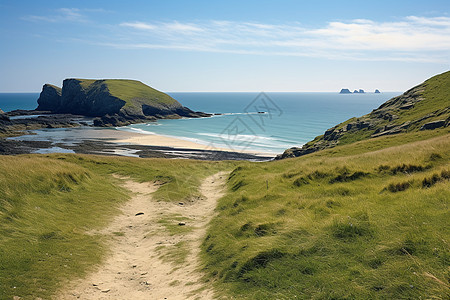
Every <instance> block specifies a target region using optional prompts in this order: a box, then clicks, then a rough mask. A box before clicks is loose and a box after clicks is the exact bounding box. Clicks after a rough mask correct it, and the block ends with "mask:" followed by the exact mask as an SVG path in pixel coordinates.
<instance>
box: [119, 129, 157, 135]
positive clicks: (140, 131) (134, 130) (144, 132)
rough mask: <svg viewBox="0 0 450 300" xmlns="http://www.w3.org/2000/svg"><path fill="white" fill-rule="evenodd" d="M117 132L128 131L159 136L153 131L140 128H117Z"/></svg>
mask: <svg viewBox="0 0 450 300" xmlns="http://www.w3.org/2000/svg"><path fill="white" fill-rule="evenodd" d="M115 129H116V130H122V131H128V132H137V133H141V134H150V135H151V134H157V133H155V132H153V131H148V130H144V129H140V128H134V127H115Z"/></svg>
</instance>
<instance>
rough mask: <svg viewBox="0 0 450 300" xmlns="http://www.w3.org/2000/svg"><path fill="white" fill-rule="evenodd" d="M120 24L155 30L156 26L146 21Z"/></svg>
mask: <svg viewBox="0 0 450 300" xmlns="http://www.w3.org/2000/svg"><path fill="white" fill-rule="evenodd" d="M120 26H125V27H131V28H134V29H139V30H154V29H156V26H154V25H150V24H147V23H144V22H125V23H121V24H120Z"/></svg>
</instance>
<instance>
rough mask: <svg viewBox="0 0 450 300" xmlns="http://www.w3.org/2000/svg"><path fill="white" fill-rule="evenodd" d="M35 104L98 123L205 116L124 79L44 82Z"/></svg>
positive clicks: (55, 111)
mask: <svg viewBox="0 0 450 300" xmlns="http://www.w3.org/2000/svg"><path fill="white" fill-rule="evenodd" d="M38 104H39V106H38V108H37V110H40V111H51V112H54V113H69V114H79V115H85V116H91V117H99V119H97V120H96V125H98V126H107V125H126V124H129V123H136V122H144V121H149V120H155V119H157V118H180V117H200V116H208V115H207V114H203V113H198V112H197V113H196V112H193V111H191V110H190V109H188V108H186V107H183V106H182V105H181V104H180V103H179V102H178V101H177V100H175V99H173V98H172V97H170V96H169V95H167V94H165V93H163V92H160V91H158V90H156V89H154V88H151V87H149V86H147V85H145V84H143V83H142V82H140V81H136V80H126V79H102V80H92V79H66V80H64V82H63V87H62V89H59V88H58V87H55V86H52V85H49V84H46V85H44V87H43V89H42V92H41V95H40V97H39V99H38Z"/></svg>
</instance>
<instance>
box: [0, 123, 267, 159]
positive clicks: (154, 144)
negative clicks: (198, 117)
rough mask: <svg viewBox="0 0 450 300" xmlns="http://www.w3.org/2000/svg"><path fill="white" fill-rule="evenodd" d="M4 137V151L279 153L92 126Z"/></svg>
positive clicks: (195, 155)
mask: <svg viewBox="0 0 450 300" xmlns="http://www.w3.org/2000/svg"><path fill="white" fill-rule="evenodd" d="M23 133H24V134H23V135H20V136H16V137H10V138H6V139H2V140H3V141H2V142H1V143H0V154H3V155H11V154H12V155H14V154H32V153H38V154H49V153H79V154H94V155H115V156H128V157H141V158H151V157H153V158H181V159H199V160H250V161H268V160H272V159H274V157H275V154H268V153H260V152H251V151H233V150H231V149H223V148H217V147H210V146H207V145H202V144H200V143H195V142H192V141H186V140H183V139H178V138H174V137H167V136H163V135H158V134H143V133H138V132H130V131H127V130H119V129H113V128H98V127H90V126H81V127H72V128H58V129H45V128H43V129H37V130H35V131H34V132H33V133H35V134H30V133H28V134H27V132H23Z"/></svg>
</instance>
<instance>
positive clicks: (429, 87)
mask: <svg viewBox="0 0 450 300" xmlns="http://www.w3.org/2000/svg"><path fill="white" fill-rule="evenodd" d="M449 74H450V73H448V72H447V73H444V74H442V75H439V76H437V77H434V78H432V79H430V80H427V81H426V82H425V83H424V84H423V85H420V86H418V87H416V88H414V89H412V90H410V91H408V92H406V93H405V95H404V96H403V97H402V96H401V97H399V98H393V99H392V100H390V101H388V102H387V103H386V104H384V105H382V106H381V107H380V109H379V110H378V111H377V112H372V113H371V114H369V115H367V116H370V118H369V117H368V119H364V120H350V121H349V122H347V123H346V124H344V125H342V124H341V125H338V126H337V127H335V128H334V129H333V130H335V129H337V130H340V129H343V128H346V130H345V131H341V132H345V133H344V134H343V135H342V136H341V137H345V136H347V137H351V136H353V138H348V139H347V140H345V138H343V139H342V141H345V142H342V143H340V144H339V146H338V147H330V148H326V149H323V150H322V151H319V152H315V153H313V154H310V155H306V156H302V157H298V158H291V159H285V160H280V161H272V162H265V163H251V162H226V161H222V162H207V161H192V160H165V159H137V158H120V157H102V156H87V155H73V154H64V155H25V156H4V157H0V298H1V299H11V298H12V297H13V296H15V295H18V296H21V297H25V298H27V299H28V298H29V299H34V298H35V297H42V298H44V299H47V298H49V297H51V296H52V295H53V294H54V293H55V291H56V290H57V289H58V288H60V287H61V286H62V285H64V283H65V282H66V281H67V280H71V279H74V278H77V277H79V276H83V274H86V272H89V271H90V270H92V268H94V267H95V265H97V264H99V263H101V262H102V260H103V259H104V257H105V254H106V249H105V246H104V245H105V239H106V238H107V237H105V236H100V235H92V234H89V232H92V231H93V230H95V229H98V228H101V227H103V226H105V225H106V224H107V222H108V221H109V220H111V219H112V218H113V217H114V215H115V214H117V213H118V210H117V207H118V205H119V204H121V203H123V202H124V201H126V200H127V199H128V197H129V195H128V194H127V193H126V192H125V191H124V190H123V189H122V188H120V187H119V186H118V185H117V179H114V177H113V176H112V174H120V175H123V176H130V177H132V178H134V179H135V180H138V181H158V182H160V183H161V184H162V185H161V187H160V188H159V189H158V191H157V192H155V193H154V196H153V197H154V199H155V201H180V200H182V201H190V200H193V199H196V198H198V197H201V195H200V194H199V192H198V187H199V185H200V183H201V180H202V179H204V178H206V177H207V176H208V175H211V174H214V173H216V172H218V171H223V170H225V171H230V172H231V171H232V172H231V173H230V175H229V177H228V180H227V192H226V195H225V196H224V197H223V198H222V199H220V200H219V203H218V206H217V209H216V211H217V214H216V215H215V216H214V218H213V220H212V221H211V223H210V224H209V228H208V232H207V236H206V237H205V239H204V241H203V244H202V252H201V259H202V269H203V271H204V273H205V281H208V282H210V283H212V284H214V286H215V288H216V291H217V295H218V296H219V297H220V298H225V299H295V298H298V299H449V298H450V292H449V291H450V289H449V287H450V247H449V240H450V227H449V221H448V220H449V219H450V213H449V212H450V211H449V204H450V190H449V180H450V152H449V151H448V149H450V128H449V127H448V126H447V127H446V126H442V127H440V128H437V129H434V130H420V127H421V126H422V125H423V123H424V122H430V121H433V120H436V119H442V118H448V105H449V102H448V95H449V91H448V89H449V85H448V81H449V80H450V79H449V76H450V75H449ZM89 82H90V81H86V82H84V83H83V84H87V85H89V84H93V83H92V82H90V83H89ZM116 84H117V85H116ZM120 84H125V85H127V84H128V82H127V81H125V82H122V81H114V80H113V84H112V86H116V87H117V88H120ZM113 89H114V88H113ZM133 93H134V92H133ZM136 93H137V92H136ZM137 94H138V93H137ZM137 94H133V95H137ZM130 97H131V96H130ZM133 97H134V96H133ZM424 99H425V100H426V101H425V100H424ZM411 104H412V106H411ZM404 105H406V106H407V108H401V107H402V106H404ZM397 109H398V111H397ZM394 115H395V116H396V117H393V116H394ZM423 115H425V116H426V118H423ZM379 116H381V117H379ZM421 116H422V117H421ZM385 118H386V119H385ZM416 118H419V119H418V120H419V121H418V122H413V121H414V120H413V121H411V120H412V119H415V120H416ZM422 118H423V119H422ZM371 120H376V121H374V123H373V124H378V125H380V126H383V130H391V129H393V128H395V127H396V126H402V124H404V123H405V122H410V123H409V125H408V126H407V127H403V128H402V130H403V129H404V130H403V131H402V132H401V133H399V134H382V135H378V136H376V137H373V134H374V132H375V131H376V130H377V129H375V131H374V132H373V133H370V132H369V130H373V128H372V129H370V128H369V127H364V128H362V129H363V130H358V133H356V131H353V130H352V128H353V125H352V126H350V127H349V126H347V125H348V124H355V126H356V127H357V124H365V122H370V121H371ZM386 122H387V123H386ZM383 124H387V125H388V126H394V127H390V128H389V127H386V126H387V125H383ZM399 124H400V125H399ZM378 125H377V126H378ZM379 128H381V127H379ZM360 129H361V128H360ZM380 132H382V131H380ZM353 133H354V134H355V135H352V134H353ZM328 134H331V133H328ZM358 134H360V135H359V136H358ZM364 134H370V136H371V138H361V137H363V136H364ZM172 221H174V220H172ZM175 221H176V220H175ZM177 222H178V221H177ZM169 223H170V222H169ZM169 223H164V225H167V226H169V227H170V224H172V223H170V224H169ZM172 225H173V224H172ZM175 227H176V228H178V226H175ZM181 250H183V251H184V250H185V248H183V247H181ZM180 255H181V254H180ZM176 256H177V255H175V257H176Z"/></svg>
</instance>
